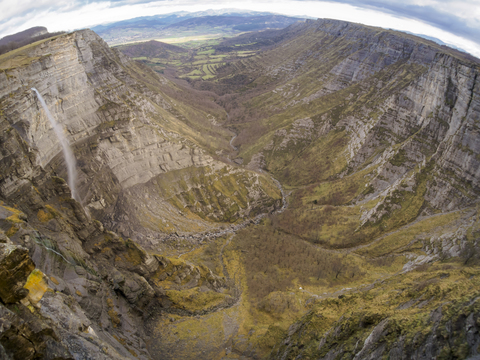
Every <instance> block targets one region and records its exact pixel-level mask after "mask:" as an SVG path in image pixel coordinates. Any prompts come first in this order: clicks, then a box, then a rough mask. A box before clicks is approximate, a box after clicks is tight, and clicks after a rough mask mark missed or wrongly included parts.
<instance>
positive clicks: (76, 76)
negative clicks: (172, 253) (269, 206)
mask: <svg viewBox="0 0 480 360" xmlns="http://www.w3.org/2000/svg"><path fill="white" fill-rule="evenodd" d="M7 55H8V54H7ZM3 66H4V68H5V69H4V71H3V72H2V73H1V74H0V77H1V84H2V85H1V89H0V98H1V109H2V120H3V121H2V128H3V133H2V135H3V139H2V142H3V143H5V148H6V149H8V150H6V152H5V153H4V154H3V157H2V165H3V167H4V168H5V169H6V170H7V171H6V172H5V173H4V175H3V176H4V177H3V178H2V181H1V184H0V193H1V194H2V196H3V197H4V198H7V199H8V198H12V197H15V194H16V193H17V192H25V191H31V184H32V181H34V180H33V179H34V178H35V177H38V176H39V174H45V173H50V172H51V171H53V172H55V173H58V174H59V175H60V176H62V177H63V178H66V176H67V175H66V171H65V168H66V167H65V164H64V163H63V158H62V156H61V146H60V143H59V141H58V139H57V138H56V135H55V132H54V131H53V130H52V127H51V125H50V123H49V121H48V119H47V117H46V115H45V113H44V111H43V110H42V109H41V107H40V104H39V102H38V100H37V98H36V96H35V94H34V92H32V91H31V90H30V89H31V88H32V87H34V88H36V89H37V90H38V91H39V92H40V94H42V96H43V97H44V98H45V100H46V103H47V106H48V107H49V109H50V112H51V113H52V115H53V117H54V118H55V119H56V121H57V122H58V123H60V125H61V126H62V127H63V128H64V129H65V132H66V135H67V138H68V141H69V142H70V144H71V146H72V147H73V150H74V153H75V155H76V158H77V162H78V165H79V171H78V179H77V180H76V183H77V185H78V188H79V191H78V193H79V196H80V197H81V203H82V204H83V206H84V207H85V208H86V209H87V210H89V211H90V212H91V213H92V215H93V216H94V217H96V218H97V219H102V218H103V217H104V216H105V214H106V213H108V212H109V211H110V212H111V210H112V209H113V207H114V206H115V203H116V201H117V199H118V197H119V196H120V194H122V197H124V198H127V199H129V200H128V201H130V202H137V201H138V198H135V196H140V195H132V194H133V193H132V192H128V191H126V190H127V189H130V188H132V187H138V186H139V185H141V184H145V183H147V182H148V181H150V180H152V179H154V178H155V177H156V176H158V175H160V174H165V173H167V172H169V171H174V170H181V169H186V168H194V167H197V168H198V167H205V166H209V167H212V166H213V167H214V168H223V167H224V166H225V165H224V164H222V163H219V162H215V161H214V160H213V159H212V157H211V156H209V155H208V154H206V152H205V150H202V149H201V148H200V147H199V146H198V144H196V143H195V142H196V139H195V137H197V138H198V137H202V136H203V135H205V134H201V133H200V134H195V135H194V136H193V137H192V135H191V134H192V133H194V131H193V129H191V128H189V126H188V125H187V124H186V123H184V122H183V121H184V120H185V119H188V117H189V112H190V111H191V109H190V108H189V107H188V106H189V105H188V104H187V105H185V104H182V103H181V101H182V100H181V99H180V100H176V99H174V98H171V97H169V96H167V95H165V93H164V92H162V88H163V89H167V88H169V87H170V88H174V87H175V86H174V85H173V84H172V83H170V82H169V81H167V80H166V79H165V78H163V77H160V76H159V75H157V74H155V73H153V72H151V71H149V69H147V68H142V67H139V65H138V64H136V63H134V62H132V61H131V60H129V59H128V58H126V57H125V56H123V55H122V54H121V53H119V52H117V51H115V50H112V49H110V48H108V46H107V45H106V44H105V43H104V42H103V40H101V39H100V38H99V37H98V36H97V35H95V34H94V33H93V32H91V31H82V32H76V33H72V34H69V35H64V36H60V37H57V38H54V39H52V40H48V41H46V42H43V43H41V44H39V45H37V46H31V47H29V48H27V49H24V50H23V51H22V52H21V53H20V52H17V53H15V52H14V53H13V54H10V55H9V58H8V59H7V60H5V61H4V62H3ZM216 111H218V110H216ZM198 113H199V114H200V115H197V117H198V116H200V117H202V116H203V118H205V119H203V121H207V120H206V117H207V115H210V116H212V115H211V114H207V113H206V112H203V111H202V109H201V108H200V109H199V111H198ZM213 114H214V115H217V114H216V113H215V112H214V113H213ZM201 120H202V119H201ZM188 121H190V122H192V120H188ZM217 135H218V136H222V135H223V134H222V133H218V134H217ZM211 145H213V146H215V145H214V144H211ZM210 150H211V151H212V152H213V150H215V147H213V149H210ZM27 159H28V160H27ZM41 178H42V179H40V180H38V181H40V182H41V181H43V179H44V175H41ZM251 185H253V183H252V184H251ZM247 186H250V185H248V184H247ZM25 189H30V190H25ZM132 196H133V197H132ZM259 196H260V197H263V199H264V200H266V199H267V198H268V195H267V194H266V193H265V192H260V194H259ZM142 198H143V196H142ZM256 200H257V199H256ZM256 200H255V201H256ZM252 201H253V199H252ZM143 202H145V201H143ZM243 206H244V209H245V210H246V212H247V213H248V212H250V211H251V210H252V209H253V208H254V207H255V205H254V204H253V202H252V204H250V200H249V199H247V201H246V202H245V203H244V204H243ZM126 211H128V210H126ZM121 215H122V214H117V216H121ZM129 216H130V217H132V215H131V214H129ZM155 216H157V217H161V216H163V214H162V212H160V213H156V214H155ZM237 218H238V217H237ZM229 220H232V221H233V220H234V219H229ZM206 226H207V225H206V224H204V225H203V227H206ZM172 229H174V230H175V228H172ZM183 229H184V228H181V227H180V228H178V229H176V230H183ZM157 230H159V229H157ZM137 231H138V229H137ZM125 235H126V236H131V237H132V236H134V235H135V234H134V233H128V234H125Z"/></svg>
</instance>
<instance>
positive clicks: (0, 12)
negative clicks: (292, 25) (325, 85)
mask: <svg viewBox="0 0 480 360" xmlns="http://www.w3.org/2000/svg"><path fill="white" fill-rule="evenodd" d="M222 8H238V9H251V10H257V11H271V12H277V13H283V14H286V15H309V16H312V17H328V18H335V19H341V20H348V21H354V22H359V23H364V24H368V25H375V26H381V27H387V28H392V29H398V30H407V31H411V32H413V33H420V34H425V35H429V36H433V37H437V38H439V39H441V40H442V41H444V42H446V43H448V44H452V45H455V46H458V47H461V48H464V49H465V50H467V51H469V52H471V53H472V54H474V55H476V56H477V57H480V0H460V1H452V0H444V1H442V0H383V1H379V0H359V1H354V0H330V1H312V0H280V1H270V0H256V1H252V0H247V1H236V0H234V1H228V0H210V1H209V0H204V1H193V0H161V1H148V0H109V1H107V0H67V1H62V0H60V1H59V0H0V37H3V36H6V35H9V34H12V33H15V32H18V31H21V30H25V29H27V28H29V27H33V26H45V27H47V28H48V29H49V31H59V30H74V29H78V28H85V27H92V26H94V25H98V24H101V23H107V22H113V21H120V20H125V19H129V18H133V17H138V16H149V15H155V14H165V13H169V12H175V11H182V10H183V11H202V10H208V9H222Z"/></svg>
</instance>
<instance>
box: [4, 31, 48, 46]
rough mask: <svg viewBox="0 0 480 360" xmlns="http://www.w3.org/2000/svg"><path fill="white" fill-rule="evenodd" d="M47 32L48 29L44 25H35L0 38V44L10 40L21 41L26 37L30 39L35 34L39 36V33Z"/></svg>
mask: <svg viewBox="0 0 480 360" xmlns="http://www.w3.org/2000/svg"><path fill="white" fill-rule="evenodd" d="M47 33H48V30H47V28H46V27H43V26H35V27H32V28H30V29H27V30H24V31H20V32H18V33H16V34H13V35H8V36H5V37H3V38H1V39H0V46H1V45H6V44H8V43H10V42H12V41H14V42H22V41H24V40H26V39H31V38H34V37H36V36H40V35H43V34H47Z"/></svg>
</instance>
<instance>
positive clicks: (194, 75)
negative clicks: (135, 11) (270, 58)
mask: <svg viewBox="0 0 480 360" xmlns="http://www.w3.org/2000/svg"><path fill="white" fill-rule="evenodd" d="M224 38H225V34H221V37H219V34H210V35H195V34H189V36H185V33H182V36H178V37H175V36H172V37H168V38H162V39H156V40H157V41H161V42H165V43H169V44H175V45H177V46H180V47H183V48H186V49H189V53H188V54H186V53H175V52H171V53H169V55H168V57H166V58H156V57H155V58H151V57H147V56H138V57H135V58H134V59H135V60H138V61H141V62H143V63H144V64H146V65H148V66H149V67H151V68H152V69H153V70H155V71H157V72H159V73H163V72H164V70H165V69H166V68H173V69H175V71H176V73H177V76H179V77H180V78H184V79H185V78H188V79H192V80H196V79H197V80H198V79H202V80H209V79H214V78H215V77H216V74H217V69H218V68H219V67H220V66H223V65H225V64H226V62H227V61H229V60H230V59H235V58H237V59H238V58H239V57H248V56H253V55H256V54H257V51H252V50H244V51H242V50H240V49H241V47H242V46H245V45H253V44H255V43H252V44H236V45H235V46H234V47H233V48H235V50H232V51H231V52H229V53H223V54H218V53H216V50H215V48H213V47H214V46H215V45H217V44H219V43H220V42H221V41H222V40H223V39H224ZM125 46H128V45H122V47H121V48H124V47H125ZM139 55H142V54H139Z"/></svg>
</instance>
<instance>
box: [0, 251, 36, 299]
mask: <svg viewBox="0 0 480 360" xmlns="http://www.w3.org/2000/svg"><path fill="white" fill-rule="evenodd" d="M34 268H35V264H34V263H33V261H32V259H30V256H29V255H28V250H27V249H25V248H24V247H21V246H17V245H13V244H0V299H1V300H2V302H3V303H4V304H11V303H15V302H18V301H19V300H21V299H23V298H24V297H25V296H27V294H28V290H27V289H24V288H23V286H24V285H25V282H26V281H27V277H28V275H29V274H30V273H31V272H32V270H33V269H34Z"/></svg>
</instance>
